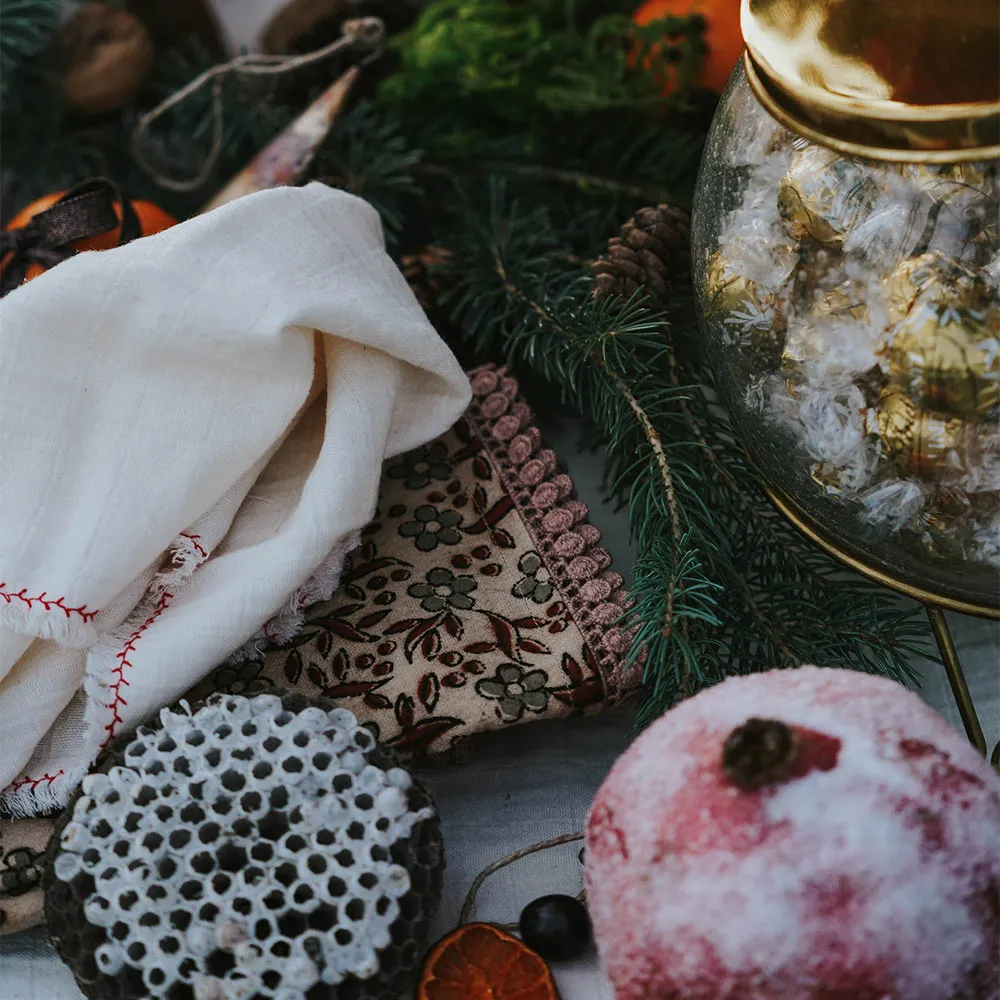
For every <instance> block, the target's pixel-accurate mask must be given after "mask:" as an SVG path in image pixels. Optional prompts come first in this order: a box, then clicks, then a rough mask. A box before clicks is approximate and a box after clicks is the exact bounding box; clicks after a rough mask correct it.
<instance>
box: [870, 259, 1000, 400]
mask: <svg viewBox="0 0 1000 1000" xmlns="http://www.w3.org/2000/svg"><path fill="white" fill-rule="evenodd" d="M886 293H887V298H888V302H889V315H890V318H891V320H893V321H894V322H893V325H892V326H890V327H889V329H888V330H887V331H886V333H885V335H884V336H883V338H882V343H881V344H880V345H879V353H880V354H881V355H882V356H883V357H884V358H885V359H886V361H887V364H888V373H889V378H890V379H891V380H892V381H893V382H894V383H895V384H897V385H898V386H901V387H902V388H903V389H904V390H905V391H906V392H907V393H908V394H909V395H910V397H911V398H912V399H913V400H914V402H915V403H916V404H917V405H918V406H920V407H923V408H926V409H931V410H939V411H942V412H944V413H948V414H957V415H960V416H969V417H973V416H980V417H982V416H985V415H987V414H988V413H989V412H990V411H991V410H992V409H994V408H995V407H996V406H997V405H998V404H1000V339H998V338H1000V302H998V301H997V298H996V296H995V294H994V295H992V296H991V293H990V288H989V285H988V283H987V282H986V280H984V276H983V273H982V272H980V271H977V270H975V269H973V268H970V267H967V266H965V265H964V264H960V263H959V262H958V261H955V260H951V259H949V258H947V257H945V256H944V255H942V254H939V253H927V254H922V255H921V256H919V257H914V258H912V259H910V260H906V261H903V262H902V263H901V264H900V265H899V266H898V267H897V268H896V269H895V270H894V271H893V272H892V274H891V275H890V276H889V278H888V279H887V281H886Z"/></svg>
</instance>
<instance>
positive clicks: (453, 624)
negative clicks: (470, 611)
mask: <svg viewBox="0 0 1000 1000" xmlns="http://www.w3.org/2000/svg"><path fill="white" fill-rule="evenodd" d="M444 627H445V631H446V632H447V633H448V635H450V636H451V637H452V639H461V638H462V633H463V632H464V631H465V629H464V628H463V626H462V619H461V618H459V617H458V615H453V614H452V613H451V612H450V611H449V612H448V613H447V614H446V615H445V616H444Z"/></svg>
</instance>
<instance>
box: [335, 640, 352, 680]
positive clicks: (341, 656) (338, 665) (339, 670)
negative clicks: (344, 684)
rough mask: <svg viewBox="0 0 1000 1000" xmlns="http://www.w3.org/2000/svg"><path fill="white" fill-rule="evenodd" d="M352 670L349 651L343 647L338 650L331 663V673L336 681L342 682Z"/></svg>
mask: <svg viewBox="0 0 1000 1000" xmlns="http://www.w3.org/2000/svg"><path fill="white" fill-rule="evenodd" d="M350 669H351V660H350V657H349V656H348V655H347V650H346V649H344V648H343V647H341V648H340V649H338V650H337V655H336V656H334V658H333V660H332V661H331V663H330V672H331V673H332V674H333V676H334V678H335V679H336V680H338V681H342V680H343V679H344V678H345V677H346V676H347V671H348V670H350Z"/></svg>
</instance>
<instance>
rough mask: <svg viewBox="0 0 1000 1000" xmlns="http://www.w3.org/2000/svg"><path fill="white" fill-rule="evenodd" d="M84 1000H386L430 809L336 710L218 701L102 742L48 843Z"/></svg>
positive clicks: (416, 925)
mask: <svg viewBox="0 0 1000 1000" xmlns="http://www.w3.org/2000/svg"><path fill="white" fill-rule="evenodd" d="M48 854H49V862H50V863H49V867H48V871H47V872H46V876H45V882H44V888H45V910H46V920H47V923H48V928H49V934H50V936H51V938H52V941H53V944H54V945H55V947H56V949H57V950H58V952H59V954H60V956H61V957H62V959H63V961H65V962H66V963H67V964H68V965H69V966H70V967H71V968H72V970H73V973H74V975H75V976H76V980H77V983H78V984H79V986H80V988H81V989H82V990H83V992H84V993H85V994H86V996H87V997H89V998H91V1000H98V998H100V1000H111V998H120V1000H137V998H139V997H142V998H150V1000H244V998H245V1000H250V998H253V1000H343V998H347V997H349V998H350V1000H368V998H371V1000H389V998H395V997H397V996H398V995H399V994H400V993H401V992H404V991H406V990H408V989H411V988H412V985H413V982H414V980H415V978H416V974H417V971H418V967H419V960H420V956H421V953H422V951H423V946H424V943H425V941H426V936H427V930H428V926H429V924H430V920H431V918H432V916H433V913H434V911H435V909H436V907H437V905H438V902H439V899H440V894H441V881H442V872H443V868H444V859H443V853H442V842H441V832H440V826H439V823H438V819H437V813H436V810H435V808H434V804H433V802H432V800H431V798H430V796H429V795H428V794H427V792H426V790H425V789H424V788H423V786H422V785H421V784H420V783H419V782H418V781H416V780H415V779H414V778H413V777H412V776H411V775H410V774H409V773H408V772H407V771H405V770H403V769H402V768H399V767H397V766H395V765H394V762H393V760H392V759H391V758H390V757H389V756H388V755H387V754H386V753H385V752H384V751H383V750H381V749H380V748H378V747H377V746H376V743H375V739H374V737H373V736H372V734H371V733H370V732H369V731H368V730H367V729H365V728H364V727H362V726H361V725H359V724H358V721H357V720H356V719H355V717H354V716H353V715H352V714H351V713H350V712H348V711H347V710H346V709H343V708H337V707H335V704H334V703H333V702H330V701H327V700H325V699H314V700H310V699H307V698H305V697H302V696H298V695H286V696H285V697H284V698H279V697H277V696H275V695H270V694H264V695H258V696H256V697H254V698H243V697H238V696H234V695H226V696H218V695H217V696H213V697H212V698H210V699H208V701H206V702H205V703H203V704H202V705H201V706H200V707H197V708H195V709H193V710H189V709H188V708H187V706H186V705H182V707H181V708H180V709H173V710H172V709H164V710H163V712H161V713H160V719H159V722H158V723H156V724H154V725H150V726H143V727H141V728H140V729H139V730H138V731H137V732H136V733H135V735H134V736H128V737H123V738H122V739H121V740H119V741H117V742H116V743H115V744H113V745H112V747H111V749H110V750H109V752H108V754H106V756H105V758H104V760H103V762H102V764H101V767H100V770H98V771H96V772H94V773H91V774H89V775H88V776H87V777H86V778H84V780H83V783H82V785H81V787H80V789H79V791H78V792H77V793H76V795H75V796H74V798H73V799H72V800H71V801H70V803H69V805H68V806H67V808H66V810H65V812H64V813H63V815H62V817H61V818H60V820H59V821H58V823H57V824H56V827H55V829H54V831H53V834H52V838H51V840H50V843H49V848H48Z"/></svg>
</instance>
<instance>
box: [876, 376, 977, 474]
mask: <svg viewBox="0 0 1000 1000" xmlns="http://www.w3.org/2000/svg"><path fill="white" fill-rule="evenodd" d="M876 422H877V426H878V433H879V437H880V438H881V440H882V444H883V445H884V446H885V450H886V452H887V454H888V455H889V457H890V458H891V459H892V460H893V462H895V464H896V466H897V467H898V468H899V470H900V471H901V472H902V473H903V474H904V475H915V476H919V477H920V478H921V479H940V478H942V477H943V476H944V475H945V474H946V473H947V472H948V471H949V469H950V468H955V469H956V470H957V468H958V455H957V452H958V450H959V449H960V448H961V447H962V446H963V444H964V443H966V442H967V439H968V436H969V435H968V434H967V433H965V432H966V429H967V425H966V422H965V421H964V420H962V419H961V418H960V417H950V416H948V415H946V414H941V413H934V412H930V411H928V410H922V409H920V407H918V406H917V405H916V404H915V403H914V402H913V400H912V399H910V397H909V396H908V395H907V394H906V392H905V391H904V390H903V389H900V388H899V387H898V386H890V387H889V388H888V389H886V390H885V392H884V393H882V396H881V398H880V399H879V401H878V406H877V408H876Z"/></svg>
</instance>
